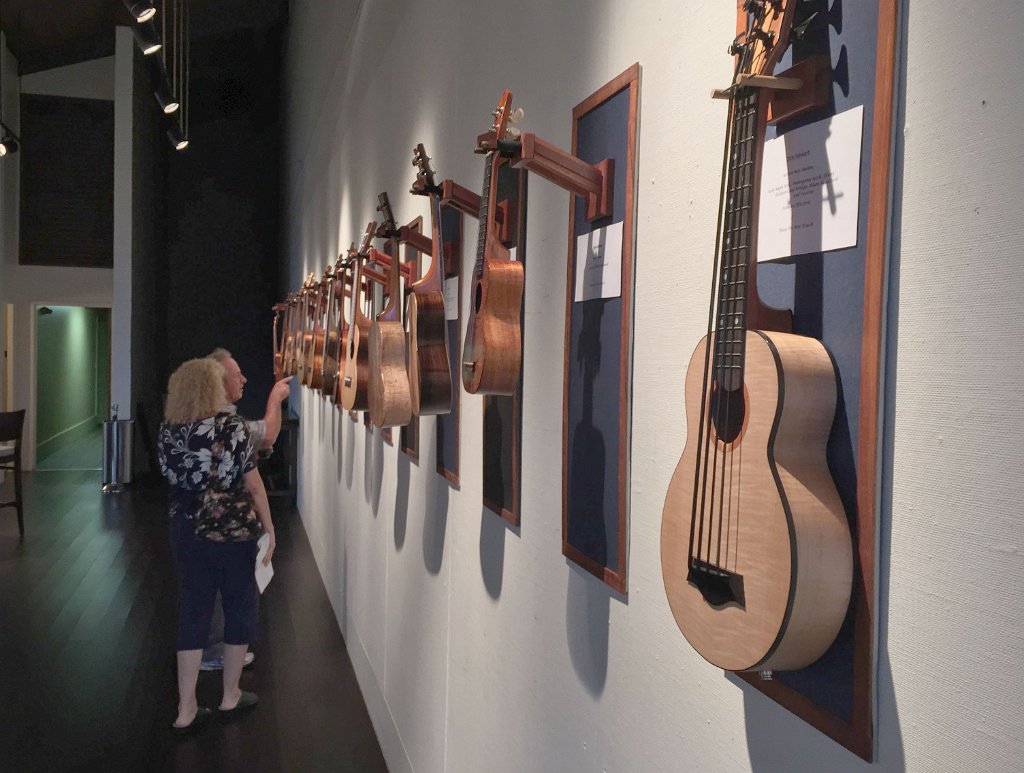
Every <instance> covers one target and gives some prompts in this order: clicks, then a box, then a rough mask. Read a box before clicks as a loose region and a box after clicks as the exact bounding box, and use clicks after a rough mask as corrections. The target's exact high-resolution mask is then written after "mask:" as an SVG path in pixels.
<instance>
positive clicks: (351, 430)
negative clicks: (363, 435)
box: [338, 410, 356, 491]
mask: <svg viewBox="0 0 1024 773" xmlns="http://www.w3.org/2000/svg"><path fill="white" fill-rule="evenodd" d="M338 417H339V418H338V431H339V432H340V433H341V434H342V435H344V436H345V439H344V441H343V442H344V445H345V452H344V453H343V454H342V455H341V456H342V457H343V461H342V463H343V465H344V467H345V487H346V488H347V489H348V490H349V491H351V490H352V482H353V481H354V480H355V458H356V429H355V424H353V423H352V421H351V420H350V419H349V418H348V416H347V413H346V411H344V410H343V411H341V412H340V413H339V414H338ZM345 427H347V428H348V429H347V430H346V429H345ZM339 461H341V460H339Z"/></svg>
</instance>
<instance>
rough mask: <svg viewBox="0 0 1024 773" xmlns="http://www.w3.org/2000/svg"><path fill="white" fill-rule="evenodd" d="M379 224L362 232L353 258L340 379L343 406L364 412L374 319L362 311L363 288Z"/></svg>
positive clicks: (368, 380)
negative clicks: (368, 341) (371, 331)
mask: <svg viewBox="0 0 1024 773" xmlns="http://www.w3.org/2000/svg"><path fill="white" fill-rule="evenodd" d="M376 230H377V223H376V222H374V221H372V220H371V221H370V222H369V224H367V226H366V231H365V233H363V239H362V242H360V245H359V249H358V250H357V251H356V252H355V254H354V255H353V256H352V261H353V272H352V298H351V303H350V304H349V312H350V313H349V316H348V319H349V326H348V341H347V342H346V346H345V367H344V368H343V369H342V377H341V385H340V388H341V404H342V406H343V407H344V408H345V410H347V411H365V410H366V409H367V408H368V407H369V394H368V389H367V387H368V386H369V382H370V362H369V359H370V358H369V355H368V353H367V339H368V338H369V336H370V324H371V320H370V318H369V317H367V316H366V314H365V313H364V312H363V305H362V289H363V288H362V285H363V272H362V265H363V260H365V259H366V252H367V250H369V249H370V242H371V241H372V240H373V236H374V233H375V231H376Z"/></svg>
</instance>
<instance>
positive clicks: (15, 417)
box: [0, 410, 25, 537]
mask: <svg viewBox="0 0 1024 773" xmlns="http://www.w3.org/2000/svg"><path fill="white" fill-rule="evenodd" d="M24 426H25V411H24V410H21V411H10V412H9V413H0V443H10V442H12V441H13V442H14V446H13V447H12V448H0V470H12V471H13V472H14V501H13V502H0V508H3V507H13V508H14V509H15V510H17V511H18V533H19V534H20V535H21V536H22V537H24V536H25V515H24V512H23V510H22V502H21V430H22V428H23V427H24Z"/></svg>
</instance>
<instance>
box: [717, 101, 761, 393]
mask: <svg viewBox="0 0 1024 773" xmlns="http://www.w3.org/2000/svg"><path fill="white" fill-rule="evenodd" d="M759 102H760V100H759V96H758V90H757V89H752V88H742V89H739V90H738V91H737V93H736V95H735V96H734V98H733V105H732V115H731V118H730V121H731V127H730V132H731V135H730V136H731V141H730V145H729V161H728V169H727V172H726V191H725V208H724V213H723V217H722V262H721V275H720V276H719V277H718V301H717V306H716V312H715V356H714V367H715V380H716V381H717V383H718V385H719V386H720V387H722V388H724V389H727V390H730V391H731V390H734V389H738V388H740V387H741V386H742V384H743V364H744V353H745V343H746V333H747V298H748V296H749V293H748V291H747V290H748V288H747V276H748V274H749V267H750V260H751V258H752V255H751V244H752V239H751V237H752V234H753V229H754V227H755V226H756V224H755V223H753V222H752V221H753V215H754V204H755V202H754V191H755V189H756V187H757V185H756V184H757V160H758V159H757V157H758V153H759V150H760V148H759V147H758V143H757V120H758V109H759Z"/></svg>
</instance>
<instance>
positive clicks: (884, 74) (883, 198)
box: [737, 0, 899, 762]
mask: <svg viewBox="0 0 1024 773" xmlns="http://www.w3.org/2000/svg"><path fill="white" fill-rule="evenodd" d="M876 7H877V31H876V32H875V40H876V41H877V43H876V50H875V57H874V75H875V78H874V90H873V102H872V103H871V107H872V110H871V115H872V120H871V135H870V136H871V138H872V142H871V146H870V147H871V151H870V153H871V155H870V162H869V170H870V171H869V173H868V175H867V179H866V182H867V185H868V193H867V212H866V225H867V227H866V238H865V241H864V247H863V251H864V284H863V299H862V304H861V313H862V326H861V338H860V353H859V365H860V370H859V385H860V391H859V394H857V395H846V397H845V400H846V403H847V404H850V403H851V401H853V400H856V404H857V405H858V407H859V411H858V420H857V422H856V429H857V441H856V445H855V446H854V448H853V453H854V454H855V466H856V470H857V475H856V490H855V510H856V512H855V514H854V515H853V519H854V520H853V524H852V526H853V550H854V559H855V560H854V578H853V591H852V595H851V609H850V611H849V613H848V618H847V622H846V623H845V624H844V631H841V632H840V638H842V637H843V636H844V632H846V635H847V637H848V642H847V644H846V645H844V646H849V647H851V648H852V650H851V651H850V653H849V654H848V657H849V662H850V668H849V672H848V673H847V672H845V671H844V672H841V673H840V672H837V673H835V674H833V676H834V678H836V679H843V680H844V681H846V684H847V686H848V689H849V690H850V693H851V713H850V717H849V719H844V718H843V717H841V716H839V715H838V714H837V713H835V712H832V711H830V710H829V709H828V708H827V707H826V706H824V705H823V704H821V703H819V702H816V701H815V700H814V699H813V698H812V697H810V696H809V695H808V694H807V693H806V691H801V690H800V689H799V688H798V687H797V686H795V685H794V684H787V683H786V681H785V680H786V679H787V678H789V675H790V674H793V675H796V676H799V675H800V674H802V673H803V671H806V670H809V669H810V668H815V667H818V666H819V665H820V664H821V663H822V662H823V661H825V660H826V659H827V658H828V657H829V653H826V656H825V657H823V658H822V660H821V661H819V663H816V664H813V665H812V666H811V667H809V669H804V670H802V671H798V672H786V673H784V674H777V675H775V677H774V678H773V679H772V680H770V681H765V680H762V679H761V678H759V676H758V675H756V674H750V673H741V674H737V676H738V677H739V678H740V679H742V680H744V681H745V682H746V683H748V684H750V685H751V686H753V687H754V688H755V689H757V690H758V691H760V692H761V693H763V694H764V695H766V696H768V697H769V698H771V699H772V700H773V701H775V702H776V703H778V704H779V705H781V706H783V707H784V708H786V709H787V710H789V711H791V712H792V713H793V714H795V715H796V716H798V717H800V718H801V719H803V720H804V721H805V722H807V723H808V724H810V725H812V726H813V727H815V728H817V729H818V730H820V731H821V732H822V733H824V734H825V735H827V736H829V737H830V738H832V739H833V740H835V741H836V742H837V743H839V744H841V745H842V746H844V747H846V748H847V749H849V750H850V751H851V752H853V753H854V754H856V755H857V756H859V757H861V758H863V759H864V760H867V761H868V762H872V761H873V759H874V755H875V711H876V706H875V700H876V698H875V677H876V674H875V672H876V662H875V648H876V641H877V636H878V633H877V628H876V623H875V621H876V610H877V588H876V574H877V552H878V547H877V545H878V510H879V497H880V493H879V488H880V480H879V479H880V475H881V432H882V421H883V419H882V399H883V397H882V388H883V379H884V372H883V356H884V337H885V306H886V282H887V277H888V271H889V268H888V250H889V243H890V233H889V229H890V223H891V218H892V201H891V182H892V166H893V143H894V125H895V124H894V120H895V112H896V104H895V101H896V91H895V89H896V78H897V74H898V73H897V56H896V55H897V42H898V37H899V6H898V2H897V0H877V6H876ZM870 10H871V9H858V11H859V12H860V13H862V14H863V13H868V12H870ZM834 12H836V9H835V7H833V11H831V12H830V13H834ZM738 13H739V17H740V22H741V23H742V19H743V10H742V4H740V5H739V11H738ZM839 13H841V10H840V11H839ZM840 61H842V57H841V58H840ZM785 74H786V73H783V75H785ZM830 88H831V85H830ZM861 104H864V103H863V102H862V103H861ZM773 107H774V105H773ZM783 117H788V116H786V115H784V116H783ZM862 168H863V164H862ZM863 216H864V215H863V213H862V217H863ZM766 265H769V264H761V266H766ZM847 628H849V630H847ZM838 643H839V639H837V645H838ZM837 645H833V647H836V646H837ZM830 653H831V650H830Z"/></svg>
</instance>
